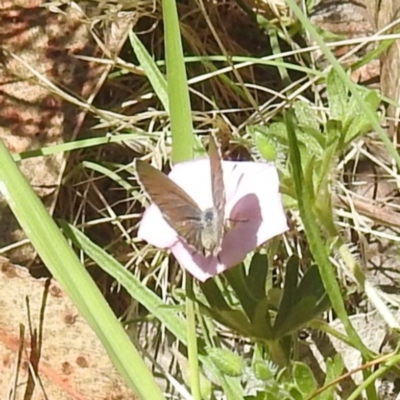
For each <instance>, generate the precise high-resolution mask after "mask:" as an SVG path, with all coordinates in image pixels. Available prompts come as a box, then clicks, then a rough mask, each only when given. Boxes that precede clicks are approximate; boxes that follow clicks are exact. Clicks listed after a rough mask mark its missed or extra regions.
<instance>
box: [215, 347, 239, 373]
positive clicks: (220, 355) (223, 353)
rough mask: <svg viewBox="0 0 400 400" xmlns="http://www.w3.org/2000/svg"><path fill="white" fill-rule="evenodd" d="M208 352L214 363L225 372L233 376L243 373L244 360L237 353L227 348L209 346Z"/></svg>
mask: <svg viewBox="0 0 400 400" xmlns="http://www.w3.org/2000/svg"><path fill="white" fill-rule="evenodd" d="M207 353H208V355H209V357H210V358H211V360H212V362H213V363H214V365H215V366H216V367H217V368H218V369H219V370H220V371H221V372H222V373H223V374H224V375H228V376H232V377H239V376H242V375H243V369H244V362H243V359H242V358H241V357H240V356H238V355H237V354H235V353H233V352H232V351H230V350H227V349H221V348H208V349H207Z"/></svg>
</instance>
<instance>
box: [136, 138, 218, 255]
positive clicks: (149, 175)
mask: <svg viewBox="0 0 400 400" xmlns="http://www.w3.org/2000/svg"><path fill="white" fill-rule="evenodd" d="M208 155H209V158H210V170H211V177H210V178H211V191H212V200H213V206H212V207H210V208H207V209H205V210H201V209H200V207H199V206H198V204H197V203H196V202H195V201H194V200H193V199H192V198H191V197H190V196H189V195H188V194H187V193H186V192H185V191H184V190H183V189H182V188H181V187H179V186H178V185H177V184H176V183H175V182H173V181H172V180H171V179H170V178H168V176H167V175H165V174H163V173H162V172H161V171H159V170H158V169H156V168H154V167H152V166H151V165H150V164H148V163H146V162H144V161H141V160H139V159H136V160H135V167H136V175H137V179H138V182H139V183H140V185H141V186H142V188H143V189H144V191H145V192H146V193H147V194H148V195H149V197H150V199H151V201H152V202H153V203H154V204H155V205H156V206H157V207H158V208H159V209H160V211H161V214H162V216H163V217H164V219H165V220H166V221H167V223H168V224H169V225H170V226H171V227H172V228H173V229H174V230H175V231H176V232H177V233H178V235H179V236H180V237H181V238H182V239H183V240H184V241H185V242H186V243H187V244H188V245H189V246H191V247H193V248H194V249H196V250H197V251H199V252H200V253H203V254H204V255H205V256H209V255H213V256H215V255H217V254H218V252H219V251H220V249H221V243H222V239H223V236H224V233H225V227H224V223H225V201H226V200H225V187H224V181H223V172H222V163H221V157H220V155H219V152H218V148H217V144H216V142H215V139H214V137H213V135H210V142H209V148H208Z"/></svg>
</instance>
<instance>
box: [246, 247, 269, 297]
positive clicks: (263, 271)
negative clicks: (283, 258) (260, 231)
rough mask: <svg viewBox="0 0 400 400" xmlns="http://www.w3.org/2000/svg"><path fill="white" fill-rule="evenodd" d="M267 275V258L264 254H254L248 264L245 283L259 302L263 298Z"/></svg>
mask: <svg viewBox="0 0 400 400" xmlns="http://www.w3.org/2000/svg"><path fill="white" fill-rule="evenodd" d="M267 274H268V256H267V255H266V254H261V253H254V255H253V257H252V259H251V262H250V267H249V271H248V274H247V277H246V283H247V287H248V288H249V290H250V291H251V293H252V295H253V297H254V299H256V300H261V299H263V298H264V297H265V294H266V293H265V289H266V283H267Z"/></svg>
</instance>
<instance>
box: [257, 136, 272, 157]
mask: <svg viewBox="0 0 400 400" xmlns="http://www.w3.org/2000/svg"><path fill="white" fill-rule="evenodd" d="M255 143H256V147H257V150H258V151H259V152H260V154H261V156H262V157H263V158H264V160H267V161H275V160H276V155H277V150H276V141H274V140H272V139H269V138H267V137H265V136H263V135H256V137H255Z"/></svg>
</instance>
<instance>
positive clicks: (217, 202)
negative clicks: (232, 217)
mask: <svg viewBox="0 0 400 400" xmlns="http://www.w3.org/2000/svg"><path fill="white" fill-rule="evenodd" d="M208 155H209V157H210V167H211V189H212V196H213V202H214V208H215V211H216V223H215V228H216V233H215V235H216V240H217V243H216V247H217V248H219V247H220V245H221V242H222V238H223V235H224V221H225V202H226V199H225V186H224V179H223V178H224V175H223V172H222V163H221V156H220V154H219V152H218V147H217V144H216V142H215V138H214V136H213V135H212V134H211V135H210V142H209V146H208Z"/></svg>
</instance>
